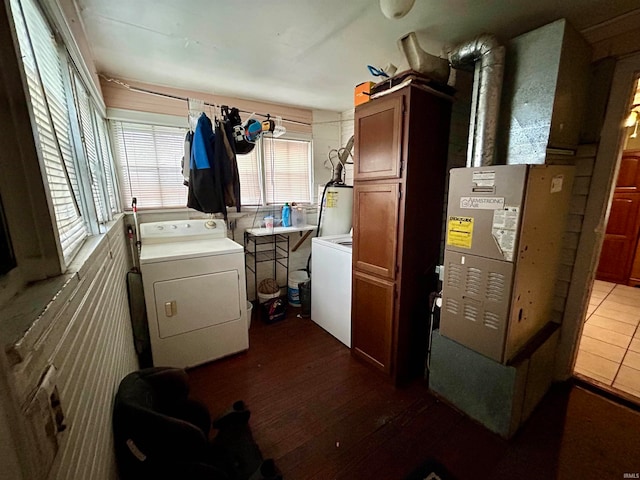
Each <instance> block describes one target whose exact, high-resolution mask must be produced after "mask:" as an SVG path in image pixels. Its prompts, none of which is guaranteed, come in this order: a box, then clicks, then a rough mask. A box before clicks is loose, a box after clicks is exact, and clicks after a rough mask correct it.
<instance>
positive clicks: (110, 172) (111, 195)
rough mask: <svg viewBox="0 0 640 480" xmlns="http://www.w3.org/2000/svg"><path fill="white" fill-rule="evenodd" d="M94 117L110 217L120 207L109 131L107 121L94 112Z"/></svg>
mask: <svg viewBox="0 0 640 480" xmlns="http://www.w3.org/2000/svg"><path fill="white" fill-rule="evenodd" d="M94 116H95V118H96V120H97V124H98V128H97V131H98V139H99V141H100V152H101V153H102V166H103V172H104V176H105V187H106V194H107V197H108V205H109V212H110V213H111V217H113V214H115V213H116V212H119V211H120V205H119V203H118V194H117V191H118V188H117V186H118V182H117V181H116V175H115V170H114V168H113V165H114V163H113V155H112V153H111V142H109V129H108V128H107V121H106V120H105V119H104V118H102V117H100V116H99V115H98V112H96V111H95V110H94Z"/></svg>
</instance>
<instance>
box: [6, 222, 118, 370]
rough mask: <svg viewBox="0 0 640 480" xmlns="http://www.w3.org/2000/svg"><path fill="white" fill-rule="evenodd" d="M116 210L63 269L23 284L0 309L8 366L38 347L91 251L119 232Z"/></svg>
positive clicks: (73, 288)
mask: <svg viewBox="0 0 640 480" xmlns="http://www.w3.org/2000/svg"><path fill="white" fill-rule="evenodd" d="M123 217H124V215H122V214H118V215H116V216H115V218H114V220H113V221H111V222H109V223H108V224H107V225H106V226H105V227H106V229H105V230H106V233H101V234H99V235H94V236H91V237H89V238H87V240H86V241H85V242H84V244H83V245H82V247H81V248H80V251H79V252H78V253H77V254H76V256H75V258H74V259H73V261H72V262H71V264H70V265H69V268H68V270H67V272H65V273H63V274H62V275H58V276H56V277H53V278H48V279H46V280H42V281H39V282H34V283H33V284H30V285H28V286H27V287H25V288H24V289H23V290H22V291H21V292H19V293H18V294H17V295H16V296H14V297H13V298H12V299H11V300H10V301H9V302H8V303H7V304H6V305H5V306H4V308H3V309H2V312H0V338H2V340H3V342H4V345H5V353H6V355H7V358H8V361H9V363H10V365H11V366H14V365H17V364H19V363H21V362H22V361H24V360H25V359H26V358H27V356H28V355H29V353H30V352H31V351H33V350H34V349H37V348H38V345H39V343H40V342H41V339H42V338H43V336H46V333H47V332H48V331H49V329H50V328H51V326H52V324H53V323H54V321H55V320H56V317H57V315H58V314H59V313H60V311H61V310H62V309H63V308H64V306H65V305H66V304H67V303H68V302H69V301H71V300H72V299H73V296H74V294H75V293H76V290H77V288H78V286H79V283H80V279H81V278H84V277H85V275H86V273H87V270H88V267H89V266H90V265H91V263H92V260H93V259H92V257H93V255H94V254H95V253H96V252H97V250H99V247H101V246H102V245H103V243H104V242H109V240H108V239H109V237H110V236H112V235H121V234H122V219H123Z"/></svg>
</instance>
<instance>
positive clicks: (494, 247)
mask: <svg viewBox="0 0 640 480" xmlns="http://www.w3.org/2000/svg"><path fill="white" fill-rule="evenodd" d="M572 184H573V167H572V166H558V165H494V166H490V167H477V168H458V169H453V170H451V172H450V183H449V201H448V202H449V203H448V207H447V221H446V228H447V237H446V244H445V257H444V263H445V277H444V283H443V306H442V313H441V324H440V333H441V334H442V335H444V336H446V337H449V338H451V339H453V340H455V341H457V342H458V343H461V344H462V345H465V346H467V347H468V348H471V349H472V350H475V351H477V352H479V353H481V354H483V355H486V356H487V357H489V358H492V359H494V360H496V361H498V362H501V363H508V362H509V360H511V359H512V358H513V356H514V355H515V354H516V353H517V352H518V351H519V350H520V349H521V348H522V347H524V346H525V345H526V343H527V342H528V341H529V340H530V339H531V338H532V337H533V336H534V335H535V334H536V333H537V332H538V331H539V330H540V329H541V328H542V327H543V326H544V325H546V324H547V322H549V320H550V314H551V307H552V301H553V295H554V287H555V279H556V273H557V266H558V262H559V257H560V252H561V248H562V239H563V234H564V230H565V218H566V213H567V211H568V207H569V202H570V199H571V186H572Z"/></svg>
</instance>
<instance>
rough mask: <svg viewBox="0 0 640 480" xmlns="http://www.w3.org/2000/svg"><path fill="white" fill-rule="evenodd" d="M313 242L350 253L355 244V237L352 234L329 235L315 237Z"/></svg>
mask: <svg viewBox="0 0 640 480" xmlns="http://www.w3.org/2000/svg"><path fill="white" fill-rule="evenodd" d="M311 244H312V245H313V244H316V245H324V246H327V247H330V248H335V249H336V250H341V251H343V252H347V253H349V254H350V253H351V250H352V246H353V237H351V235H327V236H325V237H314V238H312V239H311Z"/></svg>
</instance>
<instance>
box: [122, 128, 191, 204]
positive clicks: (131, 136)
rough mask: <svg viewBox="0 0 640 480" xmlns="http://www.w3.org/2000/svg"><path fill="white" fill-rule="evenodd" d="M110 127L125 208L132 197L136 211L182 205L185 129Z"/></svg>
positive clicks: (185, 198) (185, 192)
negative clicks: (182, 164) (119, 171)
mask: <svg viewBox="0 0 640 480" xmlns="http://www.w3.org/2000/svg"><path fill="white" fill-rule="evenodd" d="M111 124H112V127H113V140H114V147H115V150H116V155H117V157H118V159H119V161H120V169H121V179H122V182H121V185H122V196H123V201H124V205H125V208H127V207H129V206H130V205H131V199H132V198H133V197H137V199H138V206H139V207H140V208H176V207H184V206H186V204H187V187H185V186H184V185H183V184H182V181H183V177H182V173H181V159H182V156H183V155H184V137H185V135H186V132H187V130H186V129H185V128H177V127H164V126H158V125H145V124H140V123H127V122H120V121H112V122H111Z"/></svg>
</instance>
